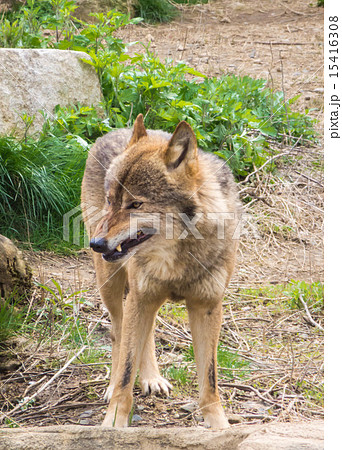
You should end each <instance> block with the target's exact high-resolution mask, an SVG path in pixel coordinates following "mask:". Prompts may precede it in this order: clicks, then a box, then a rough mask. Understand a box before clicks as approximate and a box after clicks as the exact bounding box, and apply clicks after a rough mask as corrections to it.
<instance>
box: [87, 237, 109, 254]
mask: <svg viewBox="0 0 342 450" xmlns="http://www.w3.org/2000/svg"><path fill="white" fill-rule="evenodd" d="M89 245H90V248H92V249H93V250H94V252H99V253H105V252H106V251H107V249H108V247H107V239H105V238H93V239H91V240H90V242H89Z"/></svg>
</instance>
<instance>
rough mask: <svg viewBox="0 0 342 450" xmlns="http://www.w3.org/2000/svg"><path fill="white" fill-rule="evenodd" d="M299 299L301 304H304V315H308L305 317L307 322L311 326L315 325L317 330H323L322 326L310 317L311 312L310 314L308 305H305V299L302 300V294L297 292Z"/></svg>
mask: <svg viewBox="0 0 342 450" xmlns="http://www.w3.org/2000/svg"><path fill="white" fill-rule="evenodd" d="M299 300H300V301H301V303H302V305H303V306H304V309H305V312H306V315H307V316H308V317H307V319H308V322H309V323H310V324H311V325H312V326H314V327H317V328H318V329H319V330H321V331H324V329H323V327H322V326H321V325H320V324H319V323H317V322H316V321H315V320H313V318H312V317H311V314H310V311H309V308H308V305H307V304H306V303H305V301H304V300H303V296H302V294H299Z"/></svg>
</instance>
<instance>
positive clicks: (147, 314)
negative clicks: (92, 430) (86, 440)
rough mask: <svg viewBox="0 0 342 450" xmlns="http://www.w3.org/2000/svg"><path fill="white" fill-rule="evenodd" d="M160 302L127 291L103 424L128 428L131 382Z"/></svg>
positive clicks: (131, 392)
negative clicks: (109, 396)
mask: <svg viewBox="0 0 342 450" xmlns="http://www.w3.org/2000/svg"><path fill="white" fill-rule="evenodd" d="M162 304H163V301H159V300H155V301H151V300H150V299H149V298H146V297H142V296H137V295H135V294H134V293H133V292H132V293H131V292H130V293H129V294H128V296H127V299H126V304H125V308H124V314H123V322H122V334H121V345H120V355H119V363H118V367H117V371H116V374H115V383H114V392H113V395H112V398H111V400H110V403H109V406H108V410H107V413H106V416H105V419H104V421H103V423H102V425H103V426H114V427H116V428H118V427H127V426H128V416H129V413H130V411H131V408H132V403H133V385H134V381H135V376H136V371H137V366H138V363H139V361H140V360H141V355H142V353H143V350H144V347H145V344H146V341H147V339H148V337H149V335H150V333H151V332H152V330H153V324H154V321H155V317H156V314H157V311H158V309H159V308H160V306H161V305H162Z"/></svg>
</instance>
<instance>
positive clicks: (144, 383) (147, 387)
mask: <svg viewBox="0 0 342 450" xmlns="http://www.w3.org/2000/svg"><path fill="white" fill-rule="evenodd" d="M140 387H141V390H142V393H143V395H149V394H165V395H169V394H170V393H171V390H172V384H171V383H169V382H168V381H167V380H166V379H165V378H163V377H162V376H161V375H157V376H155V377H151V378H141V379H140Z"/></svg>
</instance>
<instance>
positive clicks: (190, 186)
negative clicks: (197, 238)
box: [90, 114, 201, 261]
mask: <svg viewBox="0 0 342 450" xmlns="http://www.w3.org/2000/svg"><path fill="white" fill-rule="evenodd" d="M165 136H167V135H166V134H165V133H159V134H158V132H149V133H147V131H146V129H145V126H144V123H143V116H142V114H140V115H139V116H138V117H137V119H136V121H135V123H134V127H133V134H132V137H131V139H130V141H129V143H128V146H127V148H126V150H125V151H124V152H123V153H122V154H121V155H119V156H117V157H116V158H114V160H113V162H112V164H111V166H110V167H109V169H108V171H107V174H106V178H105V194H106V206H105V209H106V214H105V216H104V217H103V218H102V219H101V221H100V222H99V223H98V225H97V227H96V230H95V233H94V236H93V237H92V240H91V242H90V246H91V247H92V249H93V250H94V251H97V252H100V253H102V254H103V258H104V259H105V260H106V261H117V260H119V259H122V258H123V257H125V256H128V255H129V254H131V253H133V252H135V251H138V250H139V251H140V250H143V249H144V251H145V250H146V251H148V249H149V248H152V247H155V246H156V245H157V244H162V245H165V244H166V242H165V239H169V240H173V239H175V238H177V237H179V234H180V232H181V227H182V228H183V229H184V222H183V221H182V220H181V216H182V215H183V217H184V214H185V215H186V216H187V217H188V218H189V219H191V218H193V217H194V215H195V214H196V202H195V199H194V198H193V197H192V194H193V192H194V191H195V189H196V186H197V185H199V183H200V182H201V181H200V175H199V169H198V154H197V141H196V137H195V134H194V132H193V130H192V128H191V127H190V125H188V124H187V123H186V122H180V123H179V125H178V126H177V128H176V130H175V132H174V133H173V135H172V136H171V138H169V139H168V138H166V137H165ZM150 239H151V240H150ZM147 241H148V242H147Z"/></svg>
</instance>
